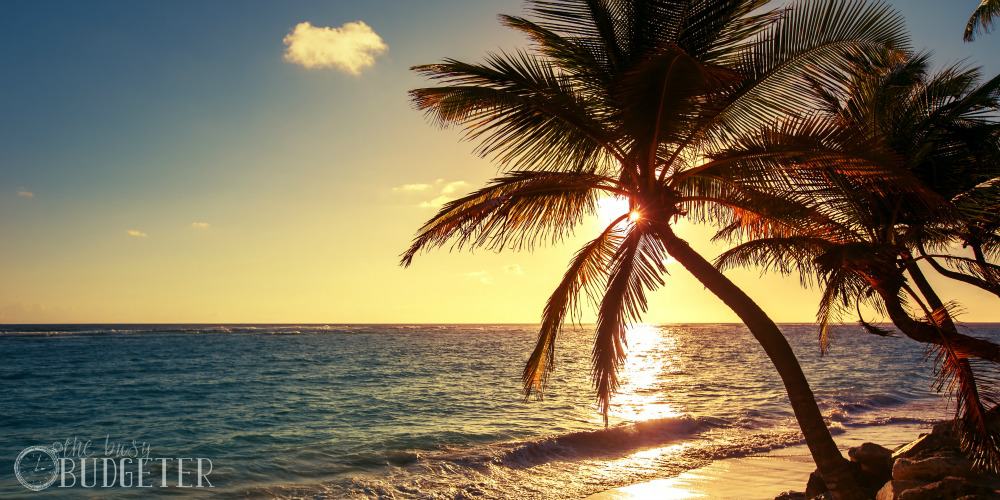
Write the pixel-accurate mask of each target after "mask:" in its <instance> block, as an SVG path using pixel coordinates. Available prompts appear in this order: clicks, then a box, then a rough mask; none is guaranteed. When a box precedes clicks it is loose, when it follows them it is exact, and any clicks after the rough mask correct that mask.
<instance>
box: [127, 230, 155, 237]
mask: <svg viewBox="0 0 1000 500" xmlns="http://www.w3.org/2000/svg"><path fill="white" fill-rule="evenodd" d="M125 234H127V235H129V236H131V237H133V238H147V237H149V235H148V234H146V233H144V232H142V231H140V230H138V229H129V230H128V231H125Z"/></svg>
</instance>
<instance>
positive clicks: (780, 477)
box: [587, 424, 931, 500]
mask: <svg viewBox="0 0 1000 500" xmlns="http://www.w3.org/2000/svg"><path fill="white" fill-rule="evenodd" d="M930 427H931V426H930V425H927V424H890V425H884V426H872V427H864V428H856V429H850V430H848V431H847V432H845V433H843V434H840V435H838V436H835V437H836V439H837V444H838V445H839V446H840V447H841V451H842V453H843V454H844V456H845V457H846V456H847V449H848V448H851V447H853V446H858V445H860V444H861V443H865V442H873V443H878V444H881V445H883V446H885V447H888V448H895V447H897V446H899V445H902V444H905V443H908V442H910V441H912V440H913V439H916V437H917V436H918V435H919V434H920V433H924V432H929V431H930ZM815 468H816V466H815V465H814V464H813V461H812V458H811V457H810V456H809V450H808V449H807V448H806V446H805V445H804V444H803V445H799V446H791V447H787V448H781V449H777V450H773V451H771V452H768V453H765V454H762V455H754V456H748V457H741V458H729V459H723V460H718V461H716V462H712V463H711V464H710V465H707V466H705V467H701V468H698V469H693V470H689V471H687V472H684V473H682V474H680V475H678V476H675V477H671V478H664V479H656V480H652V481H646V482H642V483H637V484H633V485H629V486H624V487H621V488H614V489H611V490H608V491H604V492H601V493H598V494H596V495H591V496H589V497H587V500H639V499H652V498H656V499H688V498H692V499H693V498H722V499H727V498H729V499H768V500H770V499H773V498H774V497H775V496H777V495H778V494H779V493H782V492H785V491H803V490H805V485H806V480H807V479H808V478H809V474H810V473H811V472H812V471H813V470H815Z"/></svg>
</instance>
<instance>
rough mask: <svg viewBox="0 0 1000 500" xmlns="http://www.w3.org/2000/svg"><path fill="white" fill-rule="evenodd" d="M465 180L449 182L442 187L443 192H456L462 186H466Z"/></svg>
mask: <svg viewBox="0 0 1000 500" xmlns="http://www.w3.org/2000/svg"><path fill="white" fill-rule="evenodd" d="M465 184H466V182H465V181H454V182H449V183H447V184H445V185H444V187H442V188H441V194H455V193H456V192H457V191H458V190H459V189H461V188H462V186H465Z"/></svg>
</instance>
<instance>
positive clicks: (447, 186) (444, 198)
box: [392, 179, 469, 208]
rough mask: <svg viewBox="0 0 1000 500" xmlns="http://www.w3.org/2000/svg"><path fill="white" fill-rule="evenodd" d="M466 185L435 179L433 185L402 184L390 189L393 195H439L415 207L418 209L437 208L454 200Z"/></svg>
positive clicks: (464, 183)
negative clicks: (428, 193) (432, 192)
mask: <svg viewBox="0 0 1000 500" xmlns="http://www.w3.org/2000/svg"><path fill="white" fill-rule="evenodd" d="M468 184H469V183H468V182H465V181H450V182H448V181H445V180H444V179H436V180H434V182H433V183H418V184H403V185H402V186H396V187H394V188H392V191H393V192H395V193H426V192H429V191H437V192H438V193H439V194H438V195H437V196H435V197H433V198H431V199H429V200H425V201H422V202H420V203H419V204H418V205H417V206H419V207H420V208H439V207H441V206H442V205H444V204H445V203H448V202H449V201H451V200H454V199H455V198H456V196H455V194H456V193H458V192H459V191H460V190H461V189H462V188H463V187H465V186H467V185H468Z"/></svg>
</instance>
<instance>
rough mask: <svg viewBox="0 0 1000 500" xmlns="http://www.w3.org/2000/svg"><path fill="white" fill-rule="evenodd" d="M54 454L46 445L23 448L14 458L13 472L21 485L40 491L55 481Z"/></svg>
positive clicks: (55, 462) (55, 461)
mask: <svg viewBox="0 0 1000 500" xmlns="http://www.w3.org/2000/svg"><path fill="white" fill-rule="evenodd" d="M57 463H58V462H57V460H56V454H55V451H54V450H53V449H52V448H49V447H47V446H31V447H29V448H25V449H24V450H22V451H21V453H20V454H18V455H17V459H16V460H14V474H15V475H16V476H17V480H18V482H20V483H21V485H22V486H24V487H25V488H28V489H29V490H32V491H42V490H44V489H45V488H48V487H49V486H52V483H54V482H56V477H57V476H58V475H59V473H58V472H57V471H56V464H57Z"/></svg>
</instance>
